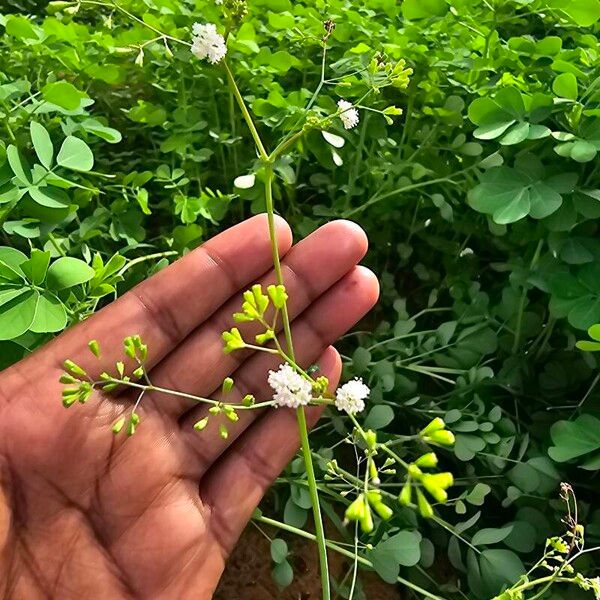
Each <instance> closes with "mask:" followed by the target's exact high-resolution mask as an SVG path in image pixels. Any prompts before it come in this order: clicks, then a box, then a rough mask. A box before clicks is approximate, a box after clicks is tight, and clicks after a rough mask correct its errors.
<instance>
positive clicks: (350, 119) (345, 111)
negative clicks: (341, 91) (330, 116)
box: [337, 100, 359, 129]
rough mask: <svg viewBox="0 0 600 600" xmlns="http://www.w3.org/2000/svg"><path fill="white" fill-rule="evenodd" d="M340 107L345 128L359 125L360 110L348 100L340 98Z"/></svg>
mask: <svg viewBox="0 0 600 600" xmlns="http://www.w3.org/2000/svg"><path fill="white" fill-rule="evenodd" d="M337 105H338V108H339V109H340V110H341V111H342V112H341V113H340V119H341V120H342V125H343V126H344V129H352V128H353V127H356V126H357V125H358V118H359V117H358V110H357V109H356V108H354V107H353V106H352V103H351V102H348V101H347V100H338V103H337Z"/></svg>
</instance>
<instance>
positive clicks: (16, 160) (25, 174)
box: [6, 144, 31, 185]
mask: <svg viewBox="0 0 600 600" xmlns="http://www.w3.org/2000/svg"><path fill="white" fill-rule="evenodd" d="M6 158H7V159H8V164H9V165H10V168H11V169H12V171H13V173H14V174H15V176H16V177H17V179H19V181H20V182H21V183H22V184H24V185H26V184H28V183H31V169H30V168H29V165H28V164H27V163H26V162H25V161H24V160H22V159H21V155H20V154H19V149H18V148H17V147H16V146H13V145H12V144H11V145H10V146H8V148H7V149H6Z"/></svg>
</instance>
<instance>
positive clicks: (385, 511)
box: [371, 502, 394, 521]
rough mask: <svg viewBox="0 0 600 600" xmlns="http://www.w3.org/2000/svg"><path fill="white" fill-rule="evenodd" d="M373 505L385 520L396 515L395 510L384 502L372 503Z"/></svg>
mask: <svg viewBox="0 0 600 600" xmlns="http://www.w3.org/2000/svg"><path fill="white" fill-rule="evenodd" d="M371 506H372V507H373V510H374V511H375V512H376V513H377V514H378V515H379V516H380V517H381V518H382V519H383V520H384V521H389V520H390V519H391V518H392V517H393V516H394V511H393V510H392V509H391V508H390V507H389V506H388V505H387V504H384V503H383V502H376V503H373V504H371Z"/></svg>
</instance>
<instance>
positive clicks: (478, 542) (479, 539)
mask: <svg viewBox="0 0 600 600" xmlns="http://www.w3.org/2000/svg"><path fill="white" fill-rule="evenodd" d="M512 530H513V526H512V525H506V526H504V527H499V528H488V529H485V528H484V529H479V530H478V531H476V532H475V535H473V538H472V539H471V543H472V544H473V545H474V546H486V545H488V544H497V543H499V542H501V541H502V540H503V539H505V538H506V537H507V536H508V535H509V534H510V532H511V531H512Z"/></svg>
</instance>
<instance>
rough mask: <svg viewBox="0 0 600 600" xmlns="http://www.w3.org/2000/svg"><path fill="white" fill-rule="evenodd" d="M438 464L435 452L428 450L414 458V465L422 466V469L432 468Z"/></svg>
mask: <svg viewBox="0 0 600 600" xmlns="http://www.w3.org/2000/svg"><path fill="white" fill-rule="evenodd" d="M437 464H438V458H437V456H436V455H435V452H428V453H427V454H423V456H420V457H419V458H417V460H415V465H417V467H422V468H424V469H432V468H433V467H435V466H436V465H437Z"/></svg>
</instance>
